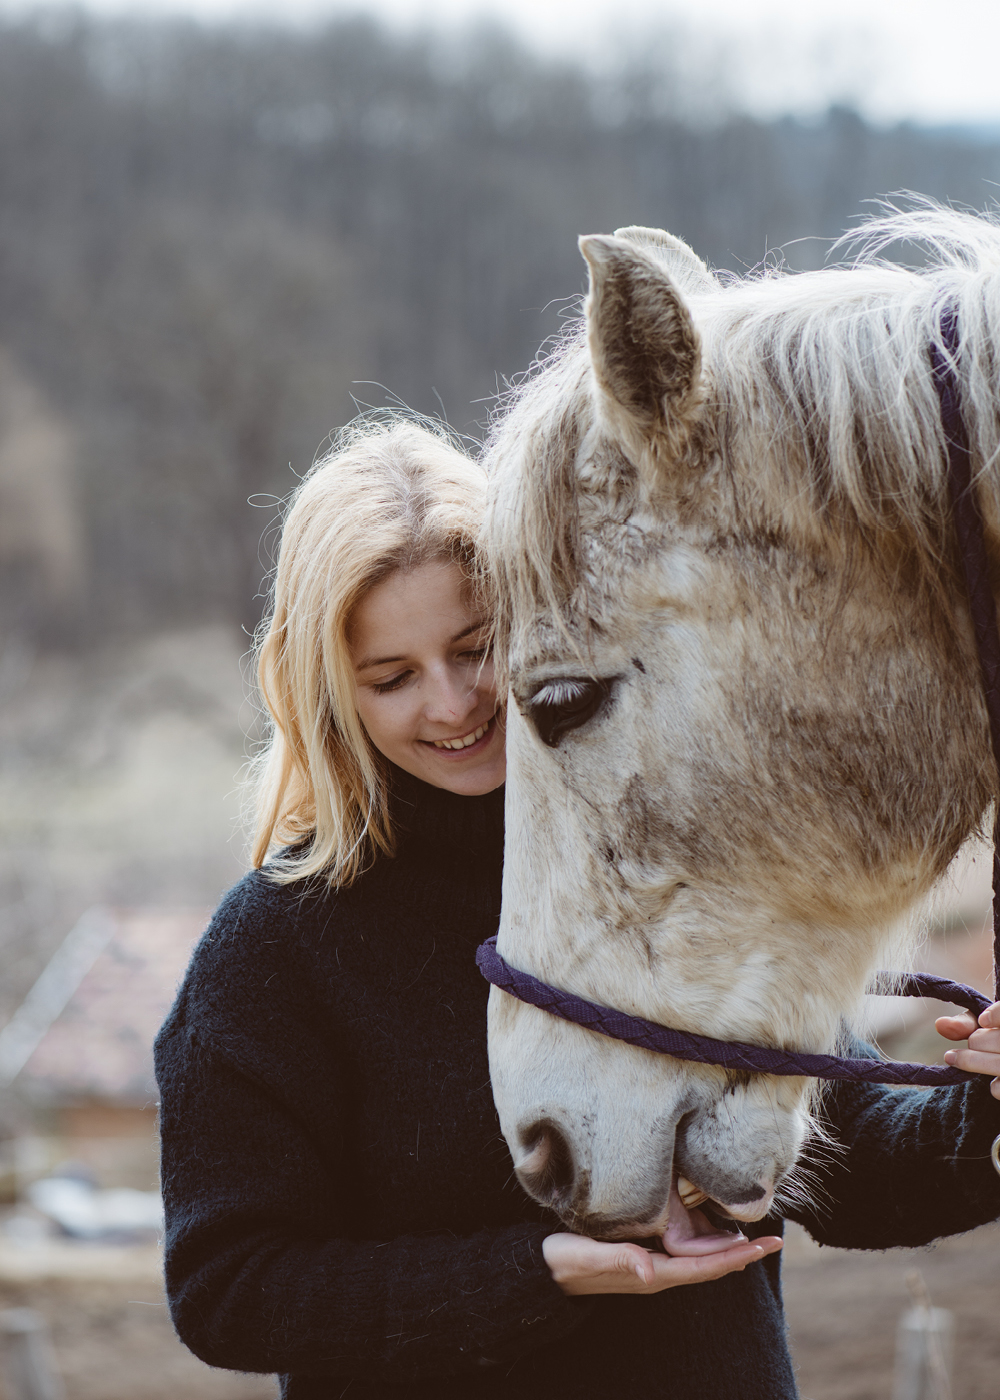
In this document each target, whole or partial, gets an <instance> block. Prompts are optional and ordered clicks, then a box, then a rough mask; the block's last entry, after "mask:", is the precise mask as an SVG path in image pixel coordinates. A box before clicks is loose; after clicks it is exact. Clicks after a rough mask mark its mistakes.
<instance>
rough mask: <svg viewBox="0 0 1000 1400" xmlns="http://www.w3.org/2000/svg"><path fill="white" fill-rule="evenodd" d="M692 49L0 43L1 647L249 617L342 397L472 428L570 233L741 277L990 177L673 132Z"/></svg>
mask: <svg viewBox="0 0 1000 1400" xmlns="http://www.w3.org/2000/svg"><path fill="white" fill-rule="evenodd" d="M681 52H682V49H680V48H679V49H678V57H677V58H675V59H674V60H672V59H671V57H670V53H669V50H666V51H664V49H663V48H662V46H661V47H660V48H657V50H656V54H657V58H656V61H655V62H654V61H653V60H652V59H650V58H649V57H648V56H643V55H641V54H636V56H635V57H634V59H633V60H632V61H631V62H626V63H625V64H624V66H622V67H620V68H619V69H617V70H616V71H615V73H614V74H612V75H608V74H605V75H604V76H601V77H597V76H594V75H589V74H588V73H586V72H585V71H583V70H582V69H579V68H575V67H573V66H570V65H562V66H560V65H558V64H556V63H553V62H551V61H547V60H546V61H543V60H541V59H538V58H535V57H532V56H531V55H529V54H528V53H527V52H525V51H524V50H522V49H521V48H519V47H518V46H517V45H516V44H515V43H514V41H513V40H512V39H510V38H509V37H506V36H505V35H504V34H502V33H499V32H496V31H494V30H488V29H483V30H480V31H477V32H472V33H468V34H466V35H465V36H464V37H463V38H459V37H456V36H451V37H449V36H446V35H439V36H437V37H434V36H430V35H428V36H424V37H411V38H400V37H396V36H393V35H390V34H389V33H387V32H384V31H383V30H381V29H380V28H379V27H378V26H377V25H376V24H375V23H374V22H369V21H365V20H361V19H355V20H350V21H341V22H339V23H334V24H331V25H330V26H329V27H327V28H326V29H323V30H321V31H319V32H309V33H305V32H298V31H293V30H291V29H289V30H285V29H280V28H273V27H272V28H264V27H257V28H254V27H235V26H233V27H215V28H203V27H198V26H196V25H195V24H194V23H191V22H169V23H168V22H155V23H154V22H146V23H138V22H134V23H126V22H122V21H98V20H96V19H86V18H84V17H82V16H80V15H74V14H72V13H71V12H67V13H65V14H62V15H60V14H59V13H48V14H45V15H38V16H36V17H34V18H32V17H27V18H20V19H14V18H9V17H8V18H7V19H6V20H3V21H0V347H2V355H0V518H2V520H3V524H2V526H0V585H2V587H0V596H2V603H0V636H2V635H4V634H8V635H9V634H10V633H12V632H16V633H19V634H21V635H30V636H31V637H32V638H34V639H35V640H39V639H40V640H42V641H43V642H46V643H49V642H56V643H60V644H62V645H66V644H67V643H72V642H79V641H80V640H86V641H87V642H88V644H89V643H93V642H94V641H96V640H99V639H102V638H105V637H108V636H115V637H119V636H122V635H132V636H135V635H137V634H141V633H144V632H146V631H147V630H148V629H149V628H150V627H162V626H177V625H186V624H191V623H194V624H197V625H203V624H204V623H205V622H208V621H211V622H242V623H245V624H246V623H249V624H252V623H253V622H254V621H255V620H256V618H257V616H258V611H259V606H260V605H259V601H255V595H256V594H257V592H258V588H259V584H260V579H261V574H262V572H263V569H262V564H261V562H260V559H261V557H262V556H261V550H260V549H259V545H260V541H261V537H262V536H263V535H265V534H266V532H267V527H268V525H269V523H270V522H271V521H272V520H273V516H274V510H273V501H272V500H271V498H272V497H273V496H283V495H284V494H285V493H286V492H287V491H288V490H289V489H290V487H291V486H292V485H294V482H295V476H296V474H301V473H302V472H303V471H305V470H306V469H307V468H308V467H309V465H310V463H311V462H312V460H313V457H314V454H315V453H316V451H317V449H318V448H319V447H320V445H321V444H322V443H323V441H324V439H325V437H326V435H327V434H328V433H329V431H330V430H331V429H332V428H333V427H335V426H336V425H337V424H339V423H341V422H343V421H344V419H345V418H347V417H349V416H350V415H351V413H352V411H353V409H352V403H351V395H352V394H355V395H356V396H357V397H358V398H359V399H361V400H363V401H365V402H369V403H384V402H385V401H386V399H387V396H398V397H399V398H400V399H402V400H405V401H406V402H408V403H409V404H410V405H411V406H413V407H415V408H418V409H421V410H424V411H429V412H438V411H440V409H441V406H442V405H443V408H444V410H445V411H446V413H447V415H448V417H449V418H450V419H451V421H452V422H453V423H454V424H455V425H456V426H457V427H459V428H460V429H463V430H466V431H469V432H471V433H472V434H473V435H475V433H476V431H477V426H476V425H477V424H479V423H481V422H482V421H483V419H484V417H485V415H486V412H487V407H488V401H489V398H490V396H491V395H492V394H493V393H494V392H495V390H496V387H497V382H498V380H499V379H502V378H503V377H504V376H508V375H511V374H514V373H516V372H518V371H520V370H522V369H524V368H525V367H526V366H527V364H528V363H529V362H530V360H531V358H532V355H533V353H534V351H535V349H536V347H537V346H538V344H539V343H540V341H541V340H542V339H543V338H544V337H545V336H546V335H547V334H549V333H551V332H552V331H553V330H555V329H557V328H558V326H559V323H560V311H561V308H562V307H563V306H564V305H565V303H564V302H563V301H560V300H559V299H561V298H573V297H574V296H575V295H576V294H577V293H578V292H579V291H580V288H581V285H582V273H583V267H582V263H581V261H580V259H579V255H578V253H577V250H576V239H577V236H578V235H579V234H580V233H583V232H591V231H601V230H604V231H607V230H610V229H612V228H614V227H617V226H619V225H621V224H623V223H645V224H655V225H662V226H666V227H669V228H670V229H671V230H673V231H674V232H676V233H678V234H680V235H681V236H683V237H684V238H686V239H688V240H689V241H690V242H691V243H692V244H693V245H694V246H695V247H696V249H697V250H698V251H699V252H700V253H701V254H702V255H703V256H704V257H706V258H707V259H708V260H709V261H710V262H713V263H714V264H716V265H718V266H722V267H729V268H742V267H745V266H752V265H755V264H757V263H758V262H759V261H760V260H761V259H762V258H763V257H764V256H765V254H766V253H767V251H768V250H769V249H774V248H776V247H778V246H779V245H781V244H783V243H785V242H786V241H787V240H795V239H800V238H802V237H803V236H805V235H817V236H825V237H829V236H831V235H835V234H837V233H839V232H840V231H842V229H843V228H844V227H845V226H847V225H848V223H849V222H850V221H851V220H852V219H854V218H855V217H856V216H857V215H858V213H859V212H860V211H861V204H860V201H861V200H862V199H864V198H865V197H868V196H872V195H875V194H878V193H883V192H886V191H890V190H897V189H901V188H911V189H918V190H921V191H923V192H925V193H929V194H934V195H938V196H940V197H942V198H950V199H955V200H960V201H968V202H970V203H972V204H974V205H979V206H981V205H982V204H983V203H984V202H985V201H986V200H987V199H989V197H990V196H991V194H992V189H993V186H992V185H991V184H990V183H989V182H991V181H996V180H997V179H998V178H1000V144H988V143H983V142H977V141H975V140H974V139H972V138H971V137H964V138H963V137H961V136H958V135H955V134H951V135H949V134H941V133H938V134H935V133H933V132H926V131H920V130H917V129H914V128H912V127H908V126H900V127H897V128H894V129H892V130H876V129H873V128H872V127H870V126H867V125H865V124H864V122H862V121H861V120H860V119H859V118H858V117H857V116H855V115H854V114H852V113H851V112H849V111H845V110H835V111H831V112H830V113H829V114H828V115H827V116H826V117H825V118H824V119H822V120H820V121H817V122H815V123H813V124H811V125H808V124H803V123H801V122H797V121H792V120H785V121H779V122H776V123H772V124H764V123H761V122H758V121H754V120H751V119H749V118H747V117H744V116H741V115H739V114H738V113H732V112H730V113H728V115H727V114H726V101H725V93H724V92H723V91H720V92H719V93H718V95H717V101H716V102H715V103H714V105H713V104H712V103H711V102H708V101H707V100H706V95H705V93H704V92H703V93H702V94H701V100H700V102H699V106H698V110H699V112H702V113H704V112H705V111H706V110H713V111H714V112H715V113H716V116H715V119H714V120H713V121H712V122H707V121H706V120H705V119H704V118H702V119H701V120H700V124H690V123H687V122H686V121H685V112H686V111H687V110H689V106H690V101H691V94H690V92H689V88H690V84H688V83H686V82H685V74H684V72H683V71H681V66H680V65H681V59H680V56H679V55H680V54H681ZM672 63H674V64H676V67H672V66H671V64H672ZM824 252H825V245H824V244H823V243H822V242H819V241H810V242H804V243H794V244H792V246H790V247H789V248H788V250H787V257H788V259H789V261H790V262H791V263H792V264H793V265H809V264H815V263H817V262H818V261H820V260H821V259H822V257H823V255H824ZM553 299H556V300H555V301H553ZM356 381H364V382H362V383H361V384H357V383H356ZM377 386H384V387H377ZM248 500H256V502H257V503H258V505H259V506H262V507H263V508H257V509H253V508H251V507H250V506H249V505H248V504H247V502H248ZM263 556H264V557H266V547H265V550H264V551H263Z"/></svg>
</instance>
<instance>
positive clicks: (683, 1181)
mask: <svg viewBox="0 0 1000 1400" xmlns="http://www.w3.org/2000/svg"><path fill="white" fill-rule="evenodd" d="M677 1194H678V1196H680V1198H681V1200H682V1201H683V1202H684V1205H685V1206H686V1207H687V1209H688V1210H694V1208H695V1206H700V1205H701V1203H702V1201H707V1200H708V1192H707V1191H699V1190H698V1188H697V1186H695V1184H694V1182H693V1181H688V1179H687V1177H686V1176H679V1177H678V1178H677Z"/></svg>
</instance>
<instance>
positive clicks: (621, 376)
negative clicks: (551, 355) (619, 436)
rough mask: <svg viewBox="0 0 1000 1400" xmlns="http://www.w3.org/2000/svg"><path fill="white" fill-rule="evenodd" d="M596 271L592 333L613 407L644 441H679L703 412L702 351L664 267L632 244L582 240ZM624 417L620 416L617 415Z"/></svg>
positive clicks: (596, 364) (590, 302)
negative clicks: (656, 437) (659, 436)
mask: <svg viewBox="0 0 1000 1400" xmlns="http://www.w3.org/2000/svg"><path fill="white" fill-rule="evenodd" d="M580 251H581V252H582V253H583V256H584V258H585V259H586V260H587V265H588V267H589V268H590V293H589V295H588V297H587V306H586V312H587V331H588V337H589V341H590V354H591V361H592V363H593V369H594V376H595V378H596V380H597V383H598V386H599V388H600V389H601V391H602V393H603V395H604V396H605V399H606V401H607V406H608V407H610V408H611V409H612V410H615V409H617V410H618V412H619V413H620V412H624V414H625V416H626V419H628V420H631V424H632V426H634V427H635V428H637V429H638V430H639V432H640V433H641V434H642V435H643V436H644V437H646V436H649V435H651V434H656V433H658V432H663V431H664V430H665V431H667V432H668V433H670V434H671V435H673V434H674V433H676V431H677V429H678V428H681V429H683V428H684V427H685V426H686V423H685V420H686V419H688V418H689V417H690V416H691V415H692V413H693V411H694V410H695V408H696V407H697V404H698V386H699V379H700V374H701V347H700V344H699V340H698V333H697V331H696V330H695V328H694V323H693V321H692V320H691V316H690V314H689V312H688V309H687V307H686V306H685V304H684V301H683V298H682V297H681V294H680V291H679V290H678V288H677V287H676V285H675V284H674V282H673V280H672V279H671V277H670V275H669V273H668V272H667V271H666V269H665V267H664V266H663V264H662V262H661V261H660V260H659V258H658V257H656V256H654V255H653V254H652V253H651V252H647V251H646V249H645V248H641V247H638V246H636V244H635V243H633V242H632V241H630V240H626V239H622V238H609V237H606V236H604V235H596V236H593V237H590V238H581V239H580ZM616 416H617V414H616Z"/></svg>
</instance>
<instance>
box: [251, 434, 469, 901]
mask: <svg viewBox="0 0 1000 1400" xmlns="http://www.w3.org/2000/svg"><path fill="white" fill-rule="evenodd" d="M485 484H486V478H485V473H484V472H483V470H482V468H481V467H480V466H479V465H478V464H477V463H476V462H474V461H472V460H471V459H470V458H469V457H467V456H466V455H465V453H464V452H462V451H460V450H459V448H458V445H457V440H456V439H455V438H454V437H453V436H452V435H451V434H450V433H449V432H448V430H447V429H445V428H443V427H442V426H440V425H438V424H432V423H428V424H418V423H416V422H414V421H413V419H412V418H408V419H402V418H400V417H399V416H398V415H392V416H389V417H388V418H387V417H386V416H385V415H380V416H379V418H377V419H372V418H367V419H363V420H360V421H359V422H356V423H354V424H351V425H350V426H349V427H348V428H346V429H345V430H344V431H343V432H342V433H341V434H340V435H339V437H338V439H337V441H336V443H335V445H334V447H333V449H332V450H331V452H330V453H329V454H328V455H327V456H326V457H325V458H324V459H323V460H322V461H320V462H319V463H317V465H316V466H315V467H314V468H313V469H312V471H311V472H310V473H309V474H308V476H306V477H305V479H304V480H303V482H302V485H301V486H300V487H299V488H298V490H297V491H296V492H295V494H294V495H293V496H292V498H291V500H290V502H289V508H288V513H287V516H286V518H285V521H284V527H283V530H282V537H281V548H280V552H279V557H278V565H277V569H276V572H275V577H274V587H273V593H272V599H271V607H270V614H269V616H268V617H267V618H265V621H264V622H263V623H262V625H261V630H260V633H259V634H258V637H259V640H258V645H257V678H258V684H259V687H260V694H261V697H262V699H263V701H264V703H265V705H266V706H267V710H268V711H269V713H270V720H271V732H270V735H269V740H268V743H267V745H266V748H265V749H264V751H263V752H262V753H261V754H260V756H259V757H258V758H257V760H256V761H255V763H254V776H253V779H252V783H253V789H254V806H255V814H254V817H255V820H254V840H253V846H252V860H253V864H254V866H255V867H256V868H258V869H260V867H261V866H263V865H264V864H265V862H267V873H268V875H269V876H270V877H271V878H272V879H274V880H276V881H278V882H279V883H287V882H289V881H291V880H297V879H302V878H304V877H309V876H316V875H320V874H322V875H323V876H325V878H326V879H327V880H328V882H329V883H330V884H331V885H337V886H340V885H349V884H351V882H352V881H353V880H355V879H356V878H357V876H358V875H359V874H360V873H361V871H362V870H363V869H365V867H366V866H367V864H368V863H369V862H370V861H371V860H372V859H373V858H374V856H375V855H376V854H377V853H378V852H379V851H382V852H385V853H386V854H389V855H391V854H392V853H393V850H394V836H393V831H392V825H391V820H390V812H389V784H388V768H387V764H386V760H385V759H384V758H383V757H382V755H381V754H380V753H379V752H378V750H377V749H376V748H375V747H374V745H373V744H372V743H371V741H370V739H369V738H368V735H367V734H366V732H365V729H364V726H363V725H362V723H361V719H360V717H359V715H358V712H357V707H356V704H355V688H354V671H353V668H352V665H351V657H350V650H349V645H348V627H349V625H350V619H351V615H352V613H353V612H354V609H355V608H356V607H357V605H358V603H359V602H360V600H361V599H362V597H363V596H364V595H365V594H366V593H367V592H368V591H369V590H370V589H372V588H373V587H375V585H376V584H378V583H380V582H381V581H382V580H383V579H385V578H387V577H388V576H389V575H390V574H392V573H394V572H396V570H398V569H413V568H417V567H419V566H420V565H421V564H426V563H430V562H432V561H434V560H438V559H450V560H454V561H455V562H456V563H457V564H459V566H460V567H461V568H462V569H463V571H464V572H465V573H466V575H467V577H468V578H469V580H470V586H473V583H474V579H475V576H476V573H477V556H476V537H477V534H478V531H479V528H480V522H481V517H482V511H483V502H484V497H485ZM286 845H291V846H294V847H297V849H295V850H292V851H286V852H282V853H281V854H278V855H274V854H272V852H273V849H274V847H276V846H286ZM269 855H270V859H268V857H269Z"/></svg>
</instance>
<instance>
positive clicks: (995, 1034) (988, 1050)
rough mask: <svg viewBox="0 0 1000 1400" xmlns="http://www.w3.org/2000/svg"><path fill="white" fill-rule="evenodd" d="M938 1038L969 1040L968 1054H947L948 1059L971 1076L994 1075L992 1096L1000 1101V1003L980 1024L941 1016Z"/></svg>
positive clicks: (937, 1023)
mask: <svg viewBox="0 0 1000 1400" xmlns="http://www.w3.org/2000/svg"><path fill="white" fill-rule="evenodd" d="M934 1025H935V1028H936V1030H937V1033H938V1035H943V1036H944V1037H945V1039H946V1040H967V1041H968V1042H969V1043H968V1046H967V1047H966V1049H964V1050H946V1051H945V1056H944V1057H945V1059H946V1060H947V1062H948V1064H950V1065H954V1066H955V1067H956V1069H964V1070H968V1072H969V1073H970V1074H991V1075H992V1076H993V1083H992V1084H991V1085H990V1093H991V1094H992V1095H993V1097H994V1098H995V1099H1000V1001H995V1002H994V1003H993V1005H992V1006H988V1007H987V1008H986V1010H985V1011H984V1012H983V1013H982V1015H981V1016H980V1017H979V1020H978V1021H977V1020H976V1018H975V1017H974V1016H973V1015H972V1014H971V1013H970V1012H966V1013H965V1015H964V1016H939V1017H938V1019H937V1020H936V1021H935V1022H934Z"/></svg>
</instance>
